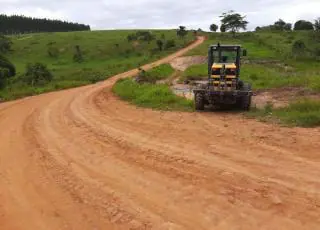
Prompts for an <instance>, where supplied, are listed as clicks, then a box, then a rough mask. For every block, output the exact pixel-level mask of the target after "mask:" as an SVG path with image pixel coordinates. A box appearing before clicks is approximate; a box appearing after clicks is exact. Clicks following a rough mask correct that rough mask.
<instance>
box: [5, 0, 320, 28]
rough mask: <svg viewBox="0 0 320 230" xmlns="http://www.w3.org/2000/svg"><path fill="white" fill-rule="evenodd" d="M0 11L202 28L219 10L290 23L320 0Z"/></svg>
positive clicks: (176, 0) (38, 5)
mask: <svg viewBox="0 0 320 230" xmlns="http://www.w3.org/2000/svg"><path fill="white" fill-rule="evenodd" d="M0 4H1V9H0V14H1V13H5V14H9V15H11V14H19V15H20V14H23V15H25V16H32V17H40V18H43V17H47V18H52V19H63V20H67V21H72V22H79V23H84V24H89V25H90V26H91V28H92V29H126V28H130V29H131V28H176V27H177V26H179V25H185V26H187V27H188V28H192V29H197V28H202V29H204V30H207V29H208V27H209V25H210V24H211V23H216V24H220V23H219V15H220V14H221V13H222V12H224V11H228V10H235V11H237V12H240V13H242V14H245V15H247V20H248V21H249V22H250V24H249V25H248V29H254V28H255V27H256V26H259V25H267V24H271V23H273V22H274V21H276V20H277V19H279V18H282V19H283V20H285V21H287V22H291V23H294V22H295V21H297V20H299V19H306V20H311V21H313V20H314V19H315V18H317V17H320V12H319V9H320V0H304V1H301V0H183V1H182V0H0Z"/></svg>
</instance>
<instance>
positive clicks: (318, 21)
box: [314, 18, 320, 31]
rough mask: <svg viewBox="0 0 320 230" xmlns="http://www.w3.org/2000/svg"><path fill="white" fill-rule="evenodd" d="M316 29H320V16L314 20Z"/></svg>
mask: <svg viewBox="0 0 320 230" xmlns="http://www.w3.org/2000/svg"><path fill="white" fill-rule="evenodd" d="M314 29H315V30H316V31H320V18H317V19H316V20H314Z"/></svg>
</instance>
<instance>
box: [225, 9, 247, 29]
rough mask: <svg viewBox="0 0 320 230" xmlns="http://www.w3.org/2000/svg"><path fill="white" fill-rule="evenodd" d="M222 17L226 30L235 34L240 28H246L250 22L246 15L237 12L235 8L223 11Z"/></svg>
mask: <svg viewBox="0 0 320 230" xmlns="http://www.w3.org/2000/svg"><path fill="white" fill-rule="evenodd" d="M220 18H221V24H222V25H224V26H225V29H226V31H231V32H232V33H233V34H234V35H235V33H236V32H239V30H240V29H243V30H246V29H247V25H248V23H249V22H248V21H246V20H245V18H246V16H242V15H241V14H239V13H235V12H234V11H233V10H231V11H229V12H226V13H223V14H222V15H221V16H220Z"/></svg>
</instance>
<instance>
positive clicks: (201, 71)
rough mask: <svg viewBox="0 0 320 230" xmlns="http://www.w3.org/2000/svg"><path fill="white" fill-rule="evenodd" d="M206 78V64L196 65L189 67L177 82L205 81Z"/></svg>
mask: <svg viewBox="0 0 320 230" xmlns="http://www.w3.org/2000/svg"><path fill="white" fill-rule="evenodd" d="M207 77H208V65H207V64H197V65H192V66H189V67H188V68H187V69H186V70H185V71H184V72H183V74H182V76H181V77H180V79H179V82H183V81H185V80H201V79H207Z"/></svg>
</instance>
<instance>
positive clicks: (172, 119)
mask: <svg viewBox="0 0 320 230" xmlns="http://www.w3.org/2000/svg"><path fill="white" fill-rule="evenodd" d="M202 41H203V39H202V38H199V40H198V41H197V42H196V43H194V44H192V45H191V46H190V47H188V48H186V49H184V50H182V51H179V52H178V53H176V54H174V55H171V56H169V57H167V58H165V59H163V60H160V61H157V62H155V63H153V64H151V65H147V66H145V67H146V69H147V68H150V67H151V66H155V65H158V64H161V63H164V62H168V61H170V60H172V59H173V58H174V57H176V56H179V55H181V54H183V53H184V52H185V51H187V50H188V49H191V48H193V47H195V46H197V45H199V44H200V43H201V42H202ZM136 72H137V70H133V71H128V72H126V73H123V74H119V75H117V76H115V77H113V78H111V79H109V80H107V81H105V82H101V83H97V84H94V85H89V86H84V87H80V88H76V89H70V90H65V91H60V92H53V93H49V94H44V95H40V96H37V97H32V98H29V99H28V100H24V101H22V100H21V101H17V102H14V103H8V104H6V103H4V104H2V105H0V115H1V116H0V128H1V131H0V226H1V229H2V228H3V229H14V230H15V229H17V230H18V229H27V230H28V229H317V228H319V227H320V181H319V175H320V168H319V160H320V153H319V148H320V143H319V140H320V134H319V131H320V130H319V129H318V128H315V129H302V128H294V129H289V128H283V127H278V126H275V125H270V124H264V123H259V122H257V121H254V120H246V119H244V118H242V116H241V115H234V114H233V115H231V114H223V113H219V114H214V113H181V112H160V111H152V110H149V109H141V108H135V107H134V106H132V105H129V104H128V103H125V102H123V101H120V100H119V99H118V98H117V97H115V96H114V95H113V94H112V93H111V87H112V85H113V84H114V83H115V81H116V80H117V79H119V78H122V77H128V76H132V75H133V74H135V73H136Z"/></svg>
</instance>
